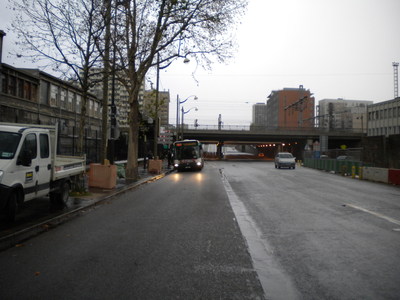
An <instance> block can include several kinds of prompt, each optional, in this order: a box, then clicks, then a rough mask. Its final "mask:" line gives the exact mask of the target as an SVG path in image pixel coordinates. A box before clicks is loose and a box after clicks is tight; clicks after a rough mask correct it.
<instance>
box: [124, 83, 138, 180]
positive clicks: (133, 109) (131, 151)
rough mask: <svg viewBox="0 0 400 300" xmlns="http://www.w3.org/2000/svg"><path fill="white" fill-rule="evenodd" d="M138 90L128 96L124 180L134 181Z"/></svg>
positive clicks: (135, 172)
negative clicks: (128, 109) (127, 130)
mask: <svg viewBox="0 0 400 300" xmlns="http://www.w3.org/2000/svg"><path fill="white" fill-rule="evenodd" d="M138 97H139V88H134V92H133V93H132V94H131V95H129V98H130V99H129V103H130V112H129V138H128V162H127V165H126V179H127V180H130V181H136V180H138V179H139V174H138V143H139V102H138Z"/></svg>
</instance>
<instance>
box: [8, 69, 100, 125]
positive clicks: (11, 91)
mask: <svg viewBox="0 0 400 300" xmlns="http://www.w3.org/2000/svg"><path fill="white" fill-rule="evenodd" d="M1 80H2V92H3V93H5V94H8V95H11V96H14V97H18V98H21V99H26V100H30V101H32V102H37V101H38V89H39V87H38V84H36V83H34V82H31V81H29V80H26V79H23V78H19V77H17V76H14V75H11V74H7V73H3V74H1ZM41 84H44V86H43V87H42V96H41V98H42V99H41V103H42V104H47V105H49V106H51V107H59V108H61V109H64V110H67V111H71V112H76V113H78V114H79V113H80V112H81V104H82V96H81V95H80V94H78V93H76V92H74V91H71V90H68V89H66V88H63V87H61V86H58V85H55V84H50V85H46V84H45V83H44V82H43V81H41ZM87 109H88V111H87V113H88V115H89V116H90V117H98V118H100V117H101V107H100V104H99V102H98V101H95V100H93V99H89V100H88V106H87Z"/></svg>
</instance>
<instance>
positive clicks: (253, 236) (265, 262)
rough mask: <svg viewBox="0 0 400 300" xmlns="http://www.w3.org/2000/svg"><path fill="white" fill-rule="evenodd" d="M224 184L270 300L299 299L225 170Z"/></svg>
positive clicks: (222, 174)
mask: <svg viewBox="0 0 400 300" xmlns="http://www.w3.org/2000/svg"><path fill="white" fill-rule="evenodd" d="M220 173H221V177H222V182H223V184H224V187H225V190H226V193H227V194H228V198H229V202H230V204H231V207H232V209H233V212H234V214H235V217H236V220H237V222H238V224H239V227H240V230H241V232H242V234H243V236H244V238H245V239H246V241H247V245H248V248H249V252H250V256H251V258H252V260H253V266H254V268H255V270H256V271H257V274H258V277H259V279H260V282H261V285H262V287H263V289H264V292H265V294H266V297H267V299H272V300H280V299H284V300H289V299H290V300H293V299H299V298H300V297H299V293H298V291H297V289H296V288H295V286H294V284H293V282H292V280H291V278H290V277H289V276H288V275H287V274H285V272H284V270H283V269H282V267H281V266H280V265H279V263H278V261H277V260H276V258H275V257H274V256H273V251H272V250H271V247H270V246H269V245H268V242H267V241H266V240H265V239H263V238H262V231H261V230H260V229H259V228H258V226H257V224H256V223H255V221H254V220H253V218H252V217H251V216H250V214H249V212H248V211H247V209H246V207H245V206H244V204H243V202H242V201H241V200H240V199H239V197H238V196H237V195H236V193H235V192H234V191H233V189H232V187H231V185H230V183H229V182H228V180H227V178H226V177H225V174H224V173H223V170H222V169H220Z"/></svg>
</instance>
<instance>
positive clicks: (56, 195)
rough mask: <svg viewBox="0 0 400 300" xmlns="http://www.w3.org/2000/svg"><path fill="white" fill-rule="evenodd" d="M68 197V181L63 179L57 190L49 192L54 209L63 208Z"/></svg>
mask: <svg viewBox="0 0 400 300" xmlns="http://www.w3.org/2000/svg"><path fill="white" fill-rule="evenodd" d="M68 198H69V183H68V181H64V182H62V183H60V186H59V190H58V191H57V192H52V193H50V202H51V204H52V205H54V209H63V208H65V207H67V206H68V205H67V204H68Z"/></svg>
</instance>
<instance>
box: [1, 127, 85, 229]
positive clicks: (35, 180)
mask: <svg viewBox="0 0 400 300" xmlns="http://www.w3.org/2000/svg"><path fill="white" fill-rule="evenodd" d="M56 149H57V126H40V125H24V124H10V123H8V124H7V123H0V211H1V212H5V214H6V216H7V218H8V220H10V221H14V220H15V217H16V214H17V211H18V207H19V206H20V205H21V204H22V203H23V202H24V201H29V200H32V199H35V198H39V197H43V196H47V195H49V196H50V201H51V202H52V203H55V204H59V205H65V204H66V202H67V201H68V197H69V190H70V187H71V183H72V182H73V180H74V179H77V176H80V175H81V174H83V173H84V172H85V166H86V159H85V157H79V156H60V155H56Z"/></svg>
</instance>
